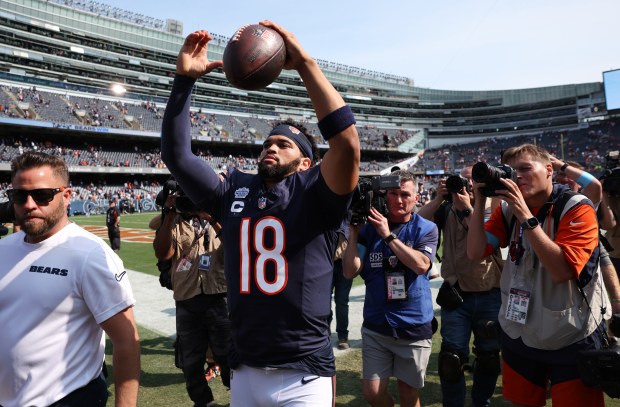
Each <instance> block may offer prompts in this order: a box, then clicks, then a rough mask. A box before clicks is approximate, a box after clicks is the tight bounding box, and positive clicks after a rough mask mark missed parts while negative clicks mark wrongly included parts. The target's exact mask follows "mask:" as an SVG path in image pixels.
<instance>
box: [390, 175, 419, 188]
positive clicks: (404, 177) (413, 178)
mask: <svg viewBox="0 0 620 407" xmlns="http://www.w3.org/2000/svg"><path fill="white" fill-rule="evenodd" d="M390 175H398V176H400V183H401V184H402V183H403V182H406V181H411V182H413V190H414V192H416V193H417V192H418V180H417V179H416V176H415V175H414V174H413V173H412V172H411V171H407V170H398V171H394V172H392V173H390Z"/></svg>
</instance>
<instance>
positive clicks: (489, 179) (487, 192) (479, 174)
mask: <svg viewBox="0 0 620 407" xmlns="http://www.w3.org/2000/svg"><path fill="white" fill-rule="evenodd" d="M471 177H472V178H473V179H474V181H476V182H480V183H484V184H486V185H485V186H484V188H482V194H483V195H484V196H486V197H489V196H497V192H496V191H497V190H499V189H506V187H505V186H504V184H502V183H501V181H500V179H502V178H504V179H510V180H512V181H514V182H517V171H515V170H514V169H513V168H512V167H511V166H509V165H507V164H500V165H498V166H497V167H494V166H492V165H490V164H487V163H485V162H479V163H476V164H474V166H473V167H472V169H471Z"/></svg>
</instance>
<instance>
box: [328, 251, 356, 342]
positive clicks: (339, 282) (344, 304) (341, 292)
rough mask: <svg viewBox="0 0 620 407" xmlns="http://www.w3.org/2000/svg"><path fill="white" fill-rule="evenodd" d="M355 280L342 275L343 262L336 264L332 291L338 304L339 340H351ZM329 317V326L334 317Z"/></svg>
mask: <svg viewBox="0 0 620 407" xmlns="http://www.w3.org/2000/svg"><path fill="white" fill-rule="evenodd" d="M352 285H353V280H349V279H348V278H346V277H345V276H344V274H342V260H336V261H335V262H334V276H333V280H332V291H333V292H334V302H335V303H336V333H337V334H338V339H349V293H350V292H351V286H352ZM332 314H333V313H330V315H329V324H330V325H331V322H332V317H333V315H332Z"/></svg>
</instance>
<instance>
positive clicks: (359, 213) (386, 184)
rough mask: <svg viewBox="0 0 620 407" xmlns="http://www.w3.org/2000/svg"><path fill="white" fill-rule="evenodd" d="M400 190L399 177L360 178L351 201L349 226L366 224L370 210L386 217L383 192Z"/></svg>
mask: <svg viewBox="0 0 620 407" xmlns="http://www.w3.org/2000/svg"><path fill="white" fill-rule="evenodd" d="M396 188H400V175H377V176H373V177H360V178H359V180H358V182H357V187H356V188H355V191H354V192H353V198H352V200H351V206H350V207H349V209H350V210H351V215H352V216H351V225H360V224H362V223H366V221H367V220H368V216H369V215H370V209H371V208H375V209H376V210H377V211H379V212H380V213H381V214H382V215H383V216H385V215H387V204H386V202H385V190H386V189H396Z"/></svg>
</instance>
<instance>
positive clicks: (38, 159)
mask: <svg viewBox="0 0 620 407" xmlns="http://www.w3.org/2000/svg"><path fill="white" fill-rule="evenodd" d="M45 166H48V167H51V168H52V171H53V173H54V175H56V176H57V177H58V178H60V179H61V180H62V182H63V184H64V186H68V185H69V168H67V164H66V163H65V162H64V161H63V160H62V158H60V157H56V156H53V155H49V154H46V153H41V152H37V151H28V152H25V153H23V154H21V155H19V156H17V157H15V158H14V159H13V160H12V161H11V181H13V179H14V178H15V175H17V172H18V171H23V170H29V169H32V168H39V167H45Z"/></svg>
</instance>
